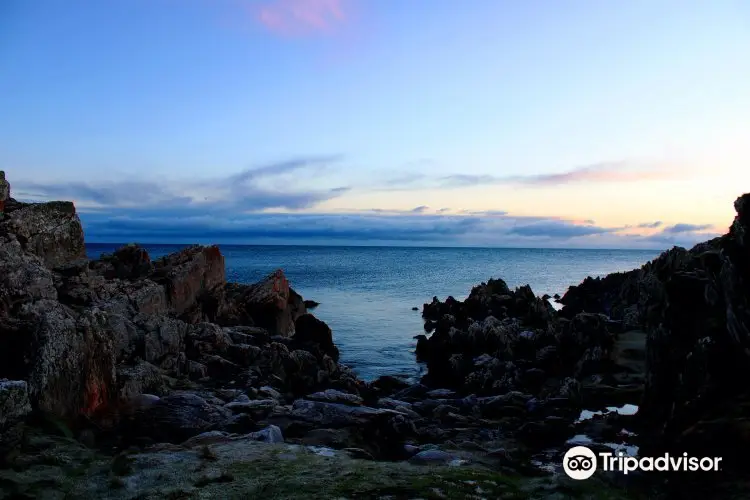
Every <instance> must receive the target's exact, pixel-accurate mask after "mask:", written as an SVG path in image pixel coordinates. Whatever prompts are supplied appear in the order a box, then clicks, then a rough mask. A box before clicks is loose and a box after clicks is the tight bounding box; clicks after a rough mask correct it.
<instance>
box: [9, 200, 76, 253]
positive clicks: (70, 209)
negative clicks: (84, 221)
mask: <svg viewBox="0 0 750 500" xmlns="http://www.w3.org/2000/svg"><path fill="white" fill-rule="evenodd" d="M0 233H10V234H14V235H15V237H16V238H17V239H18V241H19V242H20V243H21V246H22V247H23V249H24V251H26V252H28V253H31V254H34V255H36V256H38V257H40V258H41V259H42V261H43V262H44V264H45V265H46V266H47V267H50V268H52V267H56V266H59V265H62V264H65V263H66V262H70V261H73V260H75V259H80V258H83V257H85V256H86V249H85V247H84V243H83V227H82V226H81V220H80V219H79V218H78V215H77V214H76V209H75V206H74V205H73V203H72V202H69V201H52V202H48V203H31V204H28V205H26V206H24V207H23V208H21V209H19V210H14V211H13V212H11V213H10V214H8V215H7V217H6V219H5V220H3V221H2V222H0Z"/></svg>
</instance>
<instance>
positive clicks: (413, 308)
mask: <svg viewBox="0 0 750 500" xmlns="http://www.w3.org/2000/svg"><path fill="white" fill-rule="evenodd" d="M411 310H412V311H419V308H418V307H412V308H411Z"/></svg>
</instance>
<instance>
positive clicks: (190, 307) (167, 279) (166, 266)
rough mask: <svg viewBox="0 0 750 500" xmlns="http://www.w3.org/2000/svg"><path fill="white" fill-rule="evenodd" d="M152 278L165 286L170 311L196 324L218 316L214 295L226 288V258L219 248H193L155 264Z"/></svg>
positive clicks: (159, 260) (168, 256)
mask: <svg viewBox="0 0 750 500" xmlns="http://www.w3.org/2000/svg"><path fill="white" fill-rule="evenodd" d="M152 279H153V280H154V281H156V282H157V283H159V284H162V285H164V288H165V290H166V294H167V299H168V300H169V304H170V308H171V311H172V312H173V313H174V314H175V315H177V316H179V317H181V318H182V319H184V320H185V321H187V322H188V323H197V322H200V321H203V320H212V319H214V318H215V317H216V314H217V310H218V307H219V306H218V304H216V303H215V302H214V301H215V297H214V294H215V293H218V290H220V289H222V288H223V287H224V286H225V285H226V274H225V269H224V256H223V255H222V254H221V252H220V251H219V247H217V246H210V247H204V246H198V245H196V246H192V247H188V248H186V249H184V250H182V251H180V252H177V253H174V254H170V255H167V256H165V257H162V258H161V259H158V260H156V261H155V262H154V271H153V274H152Z"/></svg>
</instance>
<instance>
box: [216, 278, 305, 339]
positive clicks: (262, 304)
mask: <svg viewBox="0 0 750 500" xmlns="http://www.w3.org/2000/svg"><path fill="white" fill-rule="evenodd" d="M224 295H225V296H224V298H223V299H224V300H223V303H222V304H221V306H220V309H219V314H218V317H217V318H216V322H217V323H218V324H220V325H222V326H237V325H246V326H248V325H254V326H259V327H262V328H265V329H267V330H268V331H270V332H271V333H272V334H276V335H283V336H286V337H289V336H291V335H293V334H294V331H295V330H294V322H295V321H296V319H297V318H299V317H300V316H302V315H303V314H305V312H306V309H305V305H304V303H303V300H302V297H301V296H300V295H299V294H298V293H297V292H295V291H294V290H292V288H291V287H290V286H289V280H287V278H286V276H284V272H283V271H282V270H280V269H278V270H276V271H274V272H273V273H271V274H269V275H268V276H267V277H266V278H265V279H264V280H262V281H259V282H258V283H255V284H252V285H242V284H237V283H230V284H228V285H227V286H226V289H225V294H224Z"/></svg>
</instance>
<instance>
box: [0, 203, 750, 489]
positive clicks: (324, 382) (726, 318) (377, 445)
mask: <svg viewBox="0 0 750 500" xmlns="http://www.w3.org/2000/svg"><path fill="white" fill-rule="evenodd" d="M7 191H8V196H7V199H5V200H2V202H3V205H4V211H3V212H4V214H3V216H2V220H0V271H2V272H1V273H0V276H1V277H2V278H1V279H0V330H1V331H2V332H3V337H2V342H3V345H2V346H1V347H2V349H0V353H1V354H0V357H2V359H1V360H0V361H2V363H0V366H2V367H3V368H2V370H3V372H2V373H0V379H2V381H0V394H2V398H0V401H1V402H2V409H3V412H2V417H0V437H2V439H1V440H0V442H2V450H0V451H2V456H3V465H4V470H2V471H0V472H2V478H3V480H4V483H3V488H5V487H6V486H5V485H6V484H9V485H10V486H9V488H10V490H11V493H16V494H37V493H39V492H40V491H46V492H47V493H49V492H50V491H56V490H60V491H62V490H65V491H67V492H68V494H73V495H82V494H96V495H106V496H108V497H112V498H129V497H132V496H136V495H141V496H144V497H159V496H160V495H162V494H163V493H164V491H163V488H167V487H169V488H174V487H179V488H181V489H182V490H183V493H184V494H185V495H187V496H201V495H203V494H205V493H206V492H208V491H210V490H211V488H214V487H221V488H229V486H226V485H224V486H222V484H224V483H228V484H234V486H235V487H237V488H239V490H238V491H234V490H233V491H234V492H235V493H236V494H241V492H242V491H248V490H247V488H250V487H251V486H249V485H248V484H246V483H245V479H246V478H245V476H246V475H248V477H249V475H252V474H253V473H254V472H257V471H264V470H265V469H264V468H263V467H262V466H261V464H262V463H266V464H267V463H273V464H274V467H276V468H278V469H279V470H281V469H284V468H283V467H282V465H281V464H283V463H284V460H288V461H291V462H293V463H294V464H296V465H299V464H302V463H304V467H302V466H301V465H300V467H297V466H296V465H295V466H294V467H290V468H287V469H284V470H286V474H287V475H288V476H289V477H291V475H295V476H296V475H298V474H303V475H304V474H307V473H309V470H310V469H315V468H318V467H323V464H324V463H325V464H329V465H330V463H331V462H330V460H332V461H334V462H336V463H340V465H339V468H340V469H342V470H346V469H348V468H349V467H354V468H356V469H357V470H358V471H360V472H357V473H356V474H360V475H361V477H359V479H358V481H360V485H361V484H363V483H369V482H374V479H373V477H374V475H375V474H378V473H383V471H388V473H390V474H394V475H395V476H398V477H406V478H411V479H413V477H416V476H418V475H422V474H424V472H423V471H426V470H430V471H432V470H433V468H436V469H435V470H438V471H439V472H437V473H435V474H436V475H437V476H438V477H439V476H440V475H441V474H445V475H451V478H452V479H450V480H449V481H448V483H446V484H443V485H442V486H441V485H440V484H439V482H438V483H435V484H430V485H422V486H420V488H421V489H419V490H416V489H415V490H408V489H405V490H404V491H405V492H406V494H408V495H411V496H410V497H416V496H419V494H421V493H424V491H423V490H424V489H425V488H427V489H428V490H429V491H433V490H434V488H438V489H440V488H443V489H444V490H445V491H447V492H449V493H450V492H452V491H453V490H452V489H451V488H454V489H455V488H458V486H457V485H458V484H459V483H461V484H465V481H466V480H468V479H466V477H470V476H471V475H472V474H474V475H480V476H481V480H482V481H489V482H488V483H487V484H491V482H493V481H494V482H495V483H496V484H495V486H498V484H499V485H500V486H498V488H501V489H502V490H503V492H506V493H507V491H508V490H509V489H512V490H513V491H514V492H516V493H518V494H523V495H527V496H529V497H533V496H534V495H537V496H538V495H539V491H540V490H539V488H541V491H544V492H545V493H544V494H545V495H546V494H547V493H549V494H550V496H552V495H554V494H556V493H561V492H564V491H572V492H573V493H572V494H574V495H576V496H579V497H581V498H605V496H597V495H599V493H606V495H607V496H606V497H613V498H614V497H617V496H618V495H619V496H622V497H623V498H625V497H627V498H634V495H636V494H643V495H646V496H649V495H650V493H652V491H651V489H650V488H652V487H654V485H653V484H651V483H649V482H648V481H645V480H643V478H635V479H632V480H628V481H625V482H624V483H623V478H622V477H621V476H616V475H615V476H613V477H609V476H606V477H601V478H598V479H597V482H596V485H598V487H599V488H598V489H597V492H598V493H592V491H591V489H590V488H591V484H594V483H589V486H588V487H587V488H585V487H584V486H583V485H581V484H573V483H571V482H570V481H569V480H567V479H566V478H565V477H563V475H562V474H561V473H560V463H561V457H562V454H563V453H564V451H565V449H567V448H568V447H569V446H570V444H571V443H574V442H575V441H571V440H575V439H578V441H580V440H581V436H583V437H585V438H586V439H587V440H588V441H586V443H587V445H589V446H590V447H594V448H597V449H603V448H609V449H611V446H609V445H610V444H611V443H612V441H613V439H614V440H615V441H617V442H618V443H616V444H623V445H627V446H637V447H639V452H646V453H651V452H654V451H658V450H669V451H672V452H680V451H682V450H689V451H690V452H692V453H700V452H706V451H707V450H709V449H712V450H716V449H719V451H720V452H721V453H722V456H725V457H726V462H727V463H728V464H730V470H727V471H725V472H726V474H727V475H728V476H727V477H729V478H730V479H731V477H732V476H731V474H732V472H733V471H732V470H731V465H732V463H733V462H732V459H733V458H734V459H735V462H734V463H737V462H736V459H737V453H738V452H740V451H741V443H743V441H742V439H744V437H743V436H745V435H746V434H743V433H744V430H743V429H744V427H743V426H742V422H743V421H744V420H743V419H744V415H742V413H739V414H738V413H736V412H734V413H733V412H729V411H727V410H726V407H728V406H737V404H738V403H737V402H738V401H739V402H742V401H744V399H743V398H744V397H745V396H744V395H743V394H744V393H743V390H741V382H738V380H742V377H741V376H740V375H741V374H742V373H744V371H743V370H746V369H747V368H745V367H746V366H747V363H746V361H747V360H746V359H745V354H744V353H743V352H739V351H738V350H737V349H736V346H737V345H744V344H745V343H746V341H747V340H748V338H747V337H748V336H749V335H750V334H748V326H750V318H748V311H749V310H750V309H749V308H748V307H747V300H748V299H747V297H748V294H747V293H745V292H746V291H747V290H748V284H750V281H749V280H748V274H747V270H748V268H750V266H748V264H750V258H748V255H750V253H748V249H750V238H749V237H748V236H747V235H748V234H749V233H748V230H750V220H749V219H750V195H745V196H743V197H741V198H739V199H738V201H737V203H736V204H735V207H736V210H737V213H738V215H737V218H736V219H735V223H734V224H733V226H732V228H731V230H730V232H729V233H728V234H727V235H725V236H724V237H721V238H717V239H716V240H712V241H710V242H706V243H702V244H699V245H698V246H696V247H695V248H693V249H691V250H689V251H688V250H685V249H680V248H674V249H671V250H669V251H667V252H664V253H663V254H662V255H661V256H660V257H658V258H657V259H654V260H653V261H651V262H649V263H647V264H645V265H644V266H643V267H642V268H641V269H636V270H633V271H630V272H627V273H616V274H613V275H609V276H606V277H605V278H602V279H587V280H584V281H583V282H582V283H581V284H579V285H576V286H571V287H570V289H569V290H568V292H567V293H566V294H565V295H564V296H563V297H562V298H561V299H560V301H561V303H562V305H563V307H562V309H560V311H556V310H555V308H553V307H552V306H551V305H550V304H549V302H548V301H547V299H546V298H542V297H538V296H537V295H535V293H534V291H533V290H532V289H531V288H530V287H519V288H515V289H510V288H509V287H508V286H507V284H506V283H505V282H504V281H503V280H502V279H495V280H489V281H487V282H486V283H482V284H480V285H478V286H476V287H474V288H473V289H472V290H471V291H470V293H469V295H468V297H467V298H466V299H465V300H464V301H457V300H455V299H454V298H452V297H448V298H447V299H445V301H441V300H439V299H438V298H437V297H435V298H433V300H432V301H431V302H426V303H425V304H424V306H423V307H422V316H423V318H424V322H425V334H424V335H422V336H420V337H419V338H418V340H417V356H418V357H419V358H420V359H421V360H423V361H424V362H425V363H426V365H427V368H428V373H427V374H426V375H425V376H424V377H423V378H422V379H421V381H420V382H416V383H408V382H406V381H404V380H402V379H399V378H398V377H394V376H382V377H379V378H378V379H376V380H374V381H372V382H365V381H363V380H361V379H359V378H358V377H357V376H356V374H355V373H354V372H353V371H352V370H351V369H350V368H348V367H347V366H345V365H343V364H341V363H340V362H339V356H340V353H339V349H338V347H337V346H336V345H335V344H334V341H333V339H334V336H333V332H331V329H330V328H329V327H328V325H326V324H325V323H324V322H323V321H320V320H319V319H318V318H316V317H315V316H314V314H311V313H310V312H308V311H307V308H306V307H305V304H304V298H303V297H302V296H300V295H299V294H297V293H296V292H295V291H294V289H293V288H292V287H291V284H290V283H289V281H288V280H287V277H286V276H285V274H284V272H283V271H281V270H276V271H273V272H272V273H271V274H269V275H268V276H267V277H266V278H265V279H264V280H262V281H260V282H258V283H255V284H250V285H244V284H236V283H227V280H226V270H225V263H224V256H223V255H222V253H221V252H220V250H219V248H218V247H216V246H194V247H189V248H186V249H184V250H182V251H179V252H176V253H174V254H171V255H168V256H166V257H162V258H160V259H155V260H153V261H152V259H151V257H150V256H149V255H148V252H147V251H146V250H145V249H144V248H142V247H140V246H138V245H126V246H124V247H122V248H120V249H118V250H117V251H116V252H114V253H113V254H110V255H104V256H102V257H101V258H99V259H97V260H89V259H87V258H86V256H85V245H84V240H83V230H82V228H81V224H80V220H79V219H78V216H77V215H76V213H75V207H74V206H73V204H72V203H69V202H51V203H42V204H23V203H19V202H16V201H15V200H13V199H12V198H10V189H9V188H8V190H7ZM269 271H271V270H269ZM706 290H708V291H710V292H711V293H708V292H707V291H706ZM309 298H313V299H314V298H316V297H309ZM426 298H427V297H426ZM727 311H730V312H731V314H729V313H728V312H727ZM722 320H723V322H722ZM428 335H429V336H428ZM706 338H708V339H709V340H708V341H705V340H704V339H706ZM733 341H736V342H735V343H733ZM696 360H697V361H700V363H697V361H696ZM696 363H697V364H696ZM717 380H718V381H720V382H721V385H719V386H717V385H716V381H717ZM707 399H708V401H710V402H711V404H710V405H707V404H706V403H704V401H706V400H707ZM727 405H728V406H727ZM632 406H637V407H638V411H637V412H627V411H617V410H614V411H612V410H610V411H606V410H607V409H608V408H615V409H617V408H626V407H632ZM739 407H742V405H740V406H739ZM602 410H605V411H602ZM584 412H588V413H584ZM596 412H599V413H598V414H596ZM627 413H631V414H627ZM582 415H584V416H586V417H588V418H581V417H582ZM717 419H720V420H721V419H723V420H721V424H720V425H716V424H715V422H716V420H717ZM622 429H625V430H627V433H622V432H621V430H622ZM61 434H62V436H61ZM55 435H57V436H56V437H54V436H55ZM50 436H53V437H50ZM62 438H66V439H68V441H66V440H65V439H62ZM70 439H72V440H73V441H74V442H75V443H76V444H71V442H70ZM43 443H46V444H43ZM66 443H67V444H66ZM258 443H263V444H258ZM45 446H46V448H45ZM290 447H291V448H290ZM113 449H114V450H115V451H114V452H113V451H112V450H113ZM239 449H242V450H244V451H239ZM45 450H46V451H45ZM105 450H106V451H105ZM269 450H270V451H269ZM47 452H48V453H47ZM45 453H47V455H45ZM49 453H56V454H57V455H56V456H64V457H67V458H65V459H59V460H58V459H56V460H57V461H58V462H61V463H56V464H54V465H55V466H56V467H58V469H59V470H57V472H60V471H63V470H64V471H65V474H68V472H69V470H68V469H67V467H69V466H70V467H73V468H76V467H78V468H79V469H78V470H79V471H80V473H79V475H78V476H76V477H69V475H66V476H65V478H64V480H59V481H58V482H57V483H54V481H53V483H54V484H53V486H51V487H50V483H49V481H48V482H46V483H44V482H43V481H41V482H35V481H30V480H29V476H31V475H33V472H34V471H36V472H39V468H38V467H39V466H43V465H45V464H46V466H51V465H50V464H49V461H50V458H49ZM285 455H292V458H289V457H288V456H287V458H280V457H282V456H285ZM188 456H189V457H191V458H190V460H196V461H197V462H196V463H195V464H193V465H195V467H198V469H199V470H201V471H202V472H203V473H204V474H202V475H200V477H199V478H187V477H185V470H184V469H180V467H178V466H177V465H175V463H176V462H179V460H178V459H179V458H180V457H183V458H185V457H188ZM107 457H108V458H107ZM196 457H197V458H196ZM329 459H330V460H329ZM86 460H88V463H85V461H86ZM154 460H156V461H158V462H159V464H161V465H160V466H159V468H160V469H161V470H162V473H163V474H164V477H163V478H162V479H158V478H155V477H154V476H151V475H149V474H150V473H149V471H148V466H147V465H146V464H148V463H149V461H151V462H154ZM327 460H329V461H328V462H326V461H327ZM45 461H46V462H45ZM363 463H366V464H379V465H362V464H363ZM84 464H85V466H84ZM212 464H213V465H212ZM238 464H239V465H242V467H240V468H239V469H238ZM82 466H83V467H82ZM35 467H36V469H34V468H35ZM81 467H82V469H81ZM362 467H364V468H366V469H367V468H368V467H374V468H375V469H372V470H369V469H368V470H369V472H368V474H369V475H368V474H365V473H363V472H361V471H362V470H363V469H362ZM378 467H381V468H382V469H378ZM177 469H180V470H181V472H180V473H179V474H178V473H176V472H175V474H171V472H170V471H172V472H174V471H176V470H177ZM198 469H196V470H198ZM230 469H231V470H230ZM240 469H241V470H240ZM378 470H379V472H377V471H378ZM30 471H31V472H30ZM165 471H166V472H165ZM243 471H244V472H243ZM373 471H375V472H373ZM356 474H355V475H356ZM466 475H468V476H466ZM40 477H42V476H40ZM446 477H447V476H446ZM488 477H494V478H495V479H494V480H493V479H488ZM722 477H724V476H722ZM94 478H96V480H93V479H94ZM282 478H283V474H282ZM499 478H503V479H502V480H500V479H499ZM698 479H699V478H694V477H689V478H687V479H686V478H685V477H683V476H680V481H683V480H684V481H685V482H684V484H682V486H680V484H679V483H678V484H677V486H675V487H678V488H681V489H679V491H680V492H682V493H685V494H687V493H689V492H691V493H693V494H695V495H697V494H698V493H699V492H701V491H703V490H701V489H700V488H699V486H700V484H698V486H695V485H694V483H696V481H697V482H698V483H700V481H698ZM295 480H296V479H295ZM470 480H472V481H473V480H474V479H470ZM642 480H643V481H645V482H644V483H643V484H642V483H641V481H642ZM705 480H706V479H705V478H704V481H705ZM288 481H289V482H290V483H293V482H294V481H293V480H292V479H291V478H289V479H288ZM282 482H283V479H282ZM344 482H345V479H344V478H343V477H339V478H338V483H337V484H339V485H340V484H343V483H344ZM395 482H398V481H395ZM405 482H408V481H405ZM242 484H244V485H245V486H244V488H245V490H243V489H242V488H243V487H241V486H240V485H242ZM399 484H400V483H399ZM511 484H512V486H511ZM708 484H709V486H711V484H712V483H710V482H709V483H708ZM212 485H213V486H212ZM215 485H218V486H215ZM529 485H532V486H529ZM686 485H688V486H686ZM255 486H257V485H255ZM255 486H252V487H253V488H254V487H255ZM329 486H330V485H329ZM334 486H336V485H334ZM349 486H351V485H349ZM336 487H338V486H336ZM351 487H352V488H355V489H356V487H357V485H356V484H355V485H354V486H351ZM392 487H393V485H389V484H383V485H381V486H379V487H378V488H380V490H382V491H384V492H387V491H389V490H388V488H392ZM671 487H672V486H669V487H667V488H666V490H664V491H660V494H668V493H670V490H669V488H671ZM203 488H208V489H207V490H204V489H203ZM331 488H333V486H331ZM399 488H406V486H403V485H401V486H399ZM534 488H536V489H534ZM571 488H572V490H571ZM662 488H664V486H663V485H662ZM219 491H229V490H219ZM333 491H334V490H333V489H328V490H326V493H325V494H331V492H333ZM498 491H499V490H498ZM498 491H493V492H492V493H490V495H491V494H499V493H498ZM84 492H86V493H84ZM201 492H203V493H201ZM255 493H256V494H260V493H259V492H258V491H256V492H255ZM282 493H284V492H282ZM374 493H375V492H373V494H374ZM433 493H434V491H433ZM459 493H460V494H461V495H469V494H474V493H476V491H474V493H469V492H467V491H464V490H461V491H460V492H459ZM280 494H281V493H280ZM284 494H286V495H289V496H279V497H278V498H296V497H295V496H293V495H294V494H293V493H292V492H289V491H286V492H285V493H284ZM341 494H342V495H350V494H351V490H348V491H344V490H342V493H341ZM384 494H385V493H384ZM428 494H429V493H428ZM457 494H458V493H457ZM702 494H703V495H704V496H703V498H705V492H704V493H702ZM441 495H443V496H445V494H444V493H441ZM592 495H593V496H592ZM305 496H306V497H308V498H310V494H309V493H307V494H306V495H305ZM436 497H440V495H436ZM480 497H481V495H480ZM650 497H651V498H653V496H650ZM321 498H325V497H321ZM685 498H687V497H685Z"/></svg>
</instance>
